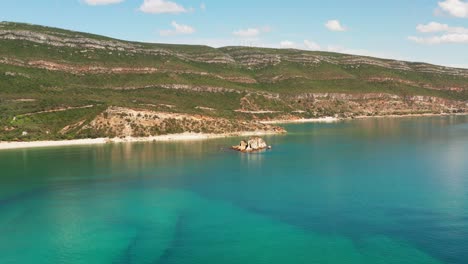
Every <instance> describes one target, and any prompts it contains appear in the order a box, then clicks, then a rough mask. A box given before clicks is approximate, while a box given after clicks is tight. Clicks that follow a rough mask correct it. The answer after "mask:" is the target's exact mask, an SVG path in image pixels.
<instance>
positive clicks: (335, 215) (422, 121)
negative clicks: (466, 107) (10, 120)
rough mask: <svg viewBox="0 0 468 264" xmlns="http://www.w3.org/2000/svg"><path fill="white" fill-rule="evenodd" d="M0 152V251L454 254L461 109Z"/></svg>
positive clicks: (138, 256) (75, 258) (463, 177)
mask: <svg viewBox="0 0 468 264" xmlns="http://www.w3.org/2000/svg"><path fill="white" fill-rule="evenodd" d="M287 129H288V131H289V132H290V133H289V134H288V135H285V136H270V137H266V139H267V141H268V143H270V144H271V145H273V146H274V148H273V150H272V151H267V152H262V153H258V154H252V155H246V154H241V153H237V152H232V151H229V150H227V149H226V146H230V145H232V144H235V143H237V141H238V139H232V138H231V139H219V140H209V141H200V142H191V143H134V144H115V145H106V146H81V147H60V148H47V149H29V150H9V151H2V152H0V168H1V176H0V263H2V264H3V263H100V264H101V263H328V264H333V263H339V264H343V263H372V264H374V263H398V264H400V263H408V264H410V263H411V264H417V263H457V264H464V263H467V260H468V117H466V116H460V117H431V118H403V119H369V120H357V121H349V122H340V123H334V124H303V125H289V126H287Z"/></svg>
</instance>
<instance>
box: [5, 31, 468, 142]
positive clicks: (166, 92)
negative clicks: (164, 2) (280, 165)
mask: <svg viewBox="0 0 468 264" xmlns="http://www.w3.org/2000/svg"><path fill="white" fill-rule="evenodd" d="M466 112H468V70H467V69H457V68H449V67H443V66H436V65H430V64H426V63H414V62H404V61H396V60H387V59H378V58H371V57H365V56H354V55H347V54H338V53H329V52H318V51H303V50H295V49H266V48H251V47H223V48H211V47H207V46H193V45H168V44H150V43H139V42H129V41H122V40H116V39H112V38H108V37H104V36H98V35H92V34H86V33H80V32H73V31H68V30H63V29H57V28H50V27H43V26H37V25H30V24H22V23H11V22H2V23H0V141H1V140H24V141H26V140H38V139H71V138H84V137H108V136H149V135H160V134H171V133H179V132H188V131H191V132H207V133H225V132H238V131H251V130H265V131H277V132H280V131H282V130H281V128H278V127H274V126H269V125H265V124H262V123H261V122H260V121H266V120H273V119H299V118H313V117H325V116H336V117H343V118H353V117H356V116H376V115H379V116H380V115H407V114H428V113H434V114H441V113H448V114H451V113H466Z"/></svg>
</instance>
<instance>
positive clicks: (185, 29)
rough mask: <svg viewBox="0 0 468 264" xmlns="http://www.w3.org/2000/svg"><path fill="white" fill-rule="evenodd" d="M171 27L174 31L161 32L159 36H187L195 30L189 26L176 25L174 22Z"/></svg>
mask: <svg viewBox="0 0 468 264" xmlns="http://www.w3.org/2000/svg"><path fill="white" fill-rule="evenodd" d="M171 25H172V27H174V29H167V30H161V31H160V32H159V34H160V35H161V36H173V35H182V34H183V35H188V34H193V33H195V29H194V28H193V27H191V26H188V25H182V24H178V23H177V22H175V21H172V23H171Z"/></svg>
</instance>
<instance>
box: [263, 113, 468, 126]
mask: <svg viewBox="0 0 468 264" xmlns="http://www.w3.org/2000/svg"><path fill="white" fill-rule="evenodd" d="M466 115H468V113H455V114H432V113H429V114H407V115H375V116H355V117H344V118H341V117H319V118H303V119H284V120H283V119H276V120H268V121H260V123H262V124H268V125H278V124H303V123H334V122H340V121H347V120H359V119H369V118H412V117H431V116H440V117H442V116H466Z"/></svg>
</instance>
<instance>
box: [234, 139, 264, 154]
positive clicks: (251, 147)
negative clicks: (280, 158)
mask: <svg viewBox="0 0 468 264" xmlns="http://www.w3.org/2000/svg"><path fill="white" fill-rule="evenodd" d="M232 149H233V150H237V151H240V152H246V153H250V152H256V151H260V150H265V149H271V146H268V144H267V143H266V142H265V140H263V138H261V137H251V138H249V139H248V140H242V141H241V142H240V143H239V145H237V146H232Z"/></svg>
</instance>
